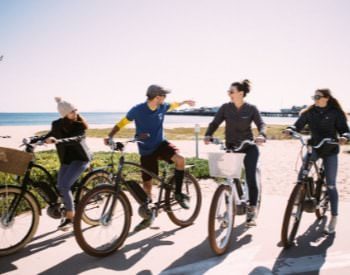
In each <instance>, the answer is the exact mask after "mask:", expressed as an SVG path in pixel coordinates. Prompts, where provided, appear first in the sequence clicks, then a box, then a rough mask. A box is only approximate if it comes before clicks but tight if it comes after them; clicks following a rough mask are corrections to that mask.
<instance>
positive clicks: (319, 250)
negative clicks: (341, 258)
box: [249, 218, 335, 275]
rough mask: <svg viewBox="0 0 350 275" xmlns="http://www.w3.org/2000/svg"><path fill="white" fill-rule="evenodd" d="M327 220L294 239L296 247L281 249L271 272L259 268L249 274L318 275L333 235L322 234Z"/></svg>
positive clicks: (316, 222) (319, 221)
mask: <svg viewBox="0 0 350 275" xmlns="http://www.w3.org/2000/svg"><path fill="white" fill-rule="evenodd" d="M326 223H327V218H323V219H321V220H315V222H314V223H313V224H312V225H311V226H310V227H309V228H308V229H307V230H306V231H305V232H304V234H303V235H300V236H299V237H297V239H296V245H295V246H292V247H291V248H289V249H283V250H282V251H281V253H280V254H279V256H278V257H277V259H276V261H275V263H274V265H273V267H272V270H270V269H269V268H267V267H263V266H259V267H256V268H254V270H252V271H251V272H250V273H249V274H250V275H260V274H264V275H267V274H319V273H320V270H321V268H322V266H323V265H324V263H325V262H326V258H327V250H328V248H329V247H331V246H332V245H333V242H334V239H335V234H332V235H325V234H324V233H323V231H324V228H325V225H326Z"/></svg>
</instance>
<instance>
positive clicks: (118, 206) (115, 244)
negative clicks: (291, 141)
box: [74, 185, 131, 257]
mask: <svg viewBox="0 0 350 275" xmlns="http://www.w3.org/2000/svg"><path fill="white" fill-rule="evenodd" d="M91 205H92V206H93V209H91V210H90V211H89V217H91V218H92V219H93V220H95V221H98V222H97V224H95V225H93V226H91V225H90V224H87V223H85V222H84V220H83V216H84V213H85V212H86V211H87V209H89V208H90V207H91ZM130 224H131V206H130V202H129V200H128V198H127V197H126V195H125V194H124V193H123V192H118V193H117V192H116V190H115V187H114V186H109V185H105V186H98V187H96V188H95V189H93V190H91V191H89V192H88V193H86V194H85V196H84V197H83V198H82V200H81V201H80V203H79V204H78V207H77V210H76V214H75V217H74V233H75V239H76V241H77V242H78V244H79V246H80V247H81V249H83V250H84V251H85V252H86V253H87V254H89V255H91V256H95V257H103V256H107V255H109V254H111V253H113V252H114V251H116V250H117V249H118V248H119V247H121V246H122V245H123V243H124V241H125V239H126V237H127V236H128V233H129V229H130Z"/></svg>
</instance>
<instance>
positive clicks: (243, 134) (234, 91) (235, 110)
mask: <svg viewBox="0 0 350 275" xmlns="http://www.w3.org/2000/svg"><path fill="white" fill-rule="evenodd" d="M249 92H250V82H249V80H244V81H242V82H234V83H232V84H231V86H230V88H229V90H228V95H229V97H230V102H228V103H225V104H223V105H222V106H221V107H220V109H219V110H218V112H217V113H216V115H215V118H214V120H213V121H212V122H211V123H210V124H209V126H208V129H207V131H206V134H205V139H204V142H205V143H206V144H208V143H209V142H210V139H211V136H212V135H213V134H214V132H215V131H216V130H217V128H218V127H219V126H220V124H221V123H222V122H223V121H225V123H226V124H225V140H226V147H227V148H235V147H238V146H239V145H240V144H241V142H242V141H244V140H246V139H249V140H253V139H254V136H253V132H252V128H251V124H252V122H254V123H255V125H256V126H257V128H258V130H259V136H258V137H256V138H255V142H256V144H261V143H263V142H265V137H266V135H265V123H264V122H263V120H262V117H261V115H260V113H259V111H258V109H257V107H256V106H255V105H251V104H249V103H247V102H245V100H244V98H245V97H246V95H247V94H248V93H249ZM241 152H242V153H245V154H246V156H245V158H244V166H245V171H246V179H247V183H248V188H249V207H248V211H247V220H246V225H247V226H255V225H256V218H257V217H256V212H257V211H256V205H257V200H258V192H259V190H258V185H257V178H256V169H257V163H258V159H259V150H258V147H257V146H256V145H255V146H248V147H246V148H244V149H243V150H242V151H241Z"/></svg>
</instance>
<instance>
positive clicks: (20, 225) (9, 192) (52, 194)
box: [0, 136, 111, 256]
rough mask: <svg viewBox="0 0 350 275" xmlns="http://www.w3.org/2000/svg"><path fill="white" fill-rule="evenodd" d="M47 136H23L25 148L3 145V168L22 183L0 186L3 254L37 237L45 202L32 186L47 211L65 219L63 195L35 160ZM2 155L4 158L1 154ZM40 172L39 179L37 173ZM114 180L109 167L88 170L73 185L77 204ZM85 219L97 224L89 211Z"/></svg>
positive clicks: (0, 168)
mask: <svg viewBox="0 0 350 275" xmlns="http://www.w3.org/2000/svg"><path fill="white" fill-rule="evenodd" d="M43 138H44V136H41V137H38V136H34V137H30V138H28V139H23V144H22V145H21V146H24V147H25V150H24V152H23V151H19V150H14V149H9V148H0V171H1V172H5V173H11V174H16V175H17V176H16V183H18V185H11V184H7V183H6V182H5V183H3V184H2V186H0V236H1V239H0V256H5V255H9V254H12V253H15V252H17V251H18V250H20V249H22V248H23V247H24V246H25V245H26V244H27V243H29V242H30V241H31V240H32V238H33V237H34V235H35V233H36V230H37V227H38V224H39V216H41V215H42V210H41V206H40V203H39V200H38V199H37V197H36V196H35V195H34V194H33V192H32V190H31V189H35V190H36V191H37V194H38V195H39V196H40V197H41V198H42V199H43V201H44V202H45V203H46V204H47V205H48V207H47V209H46V212H47V215H48V216H49V217H51V218H53V219H61V218H62V217H63V216H64V213H65V209H64V206H63V203H62V198H61V195H60V193H59V191H58V189H57V187H56V186H55V184H54V180H53V177H52V175H51V174H50V173H49V171H48V170H47V169H46V168H45V167H43V166H42V165H39V164H37V163H36V162H35V155H34V150H35V147H36V146H40V145H43V144H44V142H43ZM81 138H83V137H74V138H66V139H58V140H57V143H64V142H75V141H77V140H79V139H81ZM1 156H2V158H1ZM35 174H36V175H40V177H41V178H40V179H38V180H35V179H34V178H33V176H34V175H35ZM102 183H111V178H110V173H108V172H107V171H106V169H105V168H103V169H102V168H97V169H94V170H92V171H90V172H88V173H87V174H86V175H85V176H84V177H83V178H82V179H81V180H80V181H76V182H75V183H74V184H73V186H72V191H73V194H75V196H74V204H75V205H77V204H78V202H79V200H80V198H81V197H82V196H83V195H84V194H85V193H86V192H87V191H88V190H89V189H91V188H92V187H94V186H96V185H98V184H102ZM83 219H84V220H85V221H86V222H87V223H89V224H95V223H96V221H94V220H93V219H91V217H90V216H89V215H88V213H84V216H83Z"/></svg>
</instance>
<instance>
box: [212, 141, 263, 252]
mask: <svg viewBox="0 0 350 275" xmlns="http://www.w3.org/2000/svg"><path fill="white" fill-rule="evenodd" d="M211 141H212V143H214V144H216V145H220V146H221V148H220V149H221V150H222V151H224V152H220V153H219V152H218V153H210V154H209V172H210V176H212V177H220V178H225V179H226V181H225V182H224V183H223V184H220V185H219V186H218V188H217V189H216V191H215V193H214V196H213V199H212V201H211V204H210V210H209V222H208V239H209V243H210V247H211V249H212V250H213V251H214V252H215V253H216V254H217V255H222V254H224V253H225V252H226V251H227V249H228V248H229V246H230V244H231V240H232V237H231V236H232V233H233V227H234V221H235V216H236V215H245V214H246V213H247V208H248V206H249V190H248V184H247V182H246V179H245V170H244V166H243V159H244V157H245V154H243V153H239V152H240V151H241V150H242V149H244V148H246V146H256V143H255V142H254V141H251V140H244V141H243V142H242V143H241V144H240V146H238V147H237V148H233V149H227V148H225V146H224V143H223V142H222V141H220V140H219V139H216V138H214V139H212V140H211ZM256 177H257V183H258V201H257V205H256V212H257V214H258V212H259V210H260V205H261V191H262V185H261V172H260V168H259V167H257V169H256Z"/></svg>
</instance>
